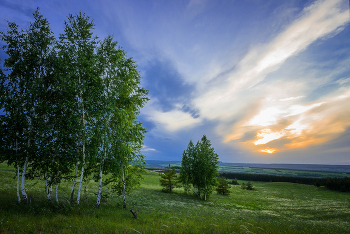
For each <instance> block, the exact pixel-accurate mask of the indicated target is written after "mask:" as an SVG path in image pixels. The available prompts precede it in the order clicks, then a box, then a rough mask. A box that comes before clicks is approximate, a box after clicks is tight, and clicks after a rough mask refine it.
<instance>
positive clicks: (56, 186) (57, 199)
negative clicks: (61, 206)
mask: <svg viewBox="0 0 350 234" xmlns="http://www.w3.org/2000/svg"><path fill="white" fill-rule="evenodd" d="M57 191H58V183H57V184H56V202H57V203H58V195H57Z"/></svg>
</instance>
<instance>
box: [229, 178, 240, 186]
mask: <svg viewBox="0 0 350 234" xmlns="http://www.w3.org/2000/svg"><path fill="white" fill-rule="evenodd" d="M229 184H233V185H239V183H238V181H237V179H236V178H235V179H234V180H232V181H231V182H230V183H229Z"/></svg>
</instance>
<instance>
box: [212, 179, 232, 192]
mask: <svg viewBox="0 0 350 234" xmlns="http://www.w3.org/2000/svg"><path fill="white" fill-rule="evenodd" d="M218 182H219V185H218V187H217V188H216V192H217V193H218V194H221V195H229V194H230V193H231V191H230V190H229V188H230V185H229V184H228V183H227V181H226V179H225V178H223V177H220V178H219V180H218Z"/></svg>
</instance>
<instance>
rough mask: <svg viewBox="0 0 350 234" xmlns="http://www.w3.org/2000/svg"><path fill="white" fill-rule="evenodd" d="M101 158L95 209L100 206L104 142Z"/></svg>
mask: <svg viewBox="0 0 350 234" xmlns="http://www.w3.org/2000/svg"><path fill="white" fill-rule="evenodd" d="M102 147H103V156H102V159H101V164H100V181H99V184H98V192H97V201H96V205H95V206H96V207H99V206H100V204H101V193H102V170H103V163H104V159H105V157H106V147H105V142H103V146H102Z"/></svg>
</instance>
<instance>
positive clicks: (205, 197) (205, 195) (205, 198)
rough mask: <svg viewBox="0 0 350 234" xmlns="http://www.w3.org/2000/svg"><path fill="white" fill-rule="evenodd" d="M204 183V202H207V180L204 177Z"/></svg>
mask: <svg viewBox="0 0 350 234" xmlns="http://www.w3.org/2000/svg"><path fill="white" fill-rule="evenodd" d="M204 183H205V194H204V201H206V200H207V178H206V177H205V179H204Z"/></svg>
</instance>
